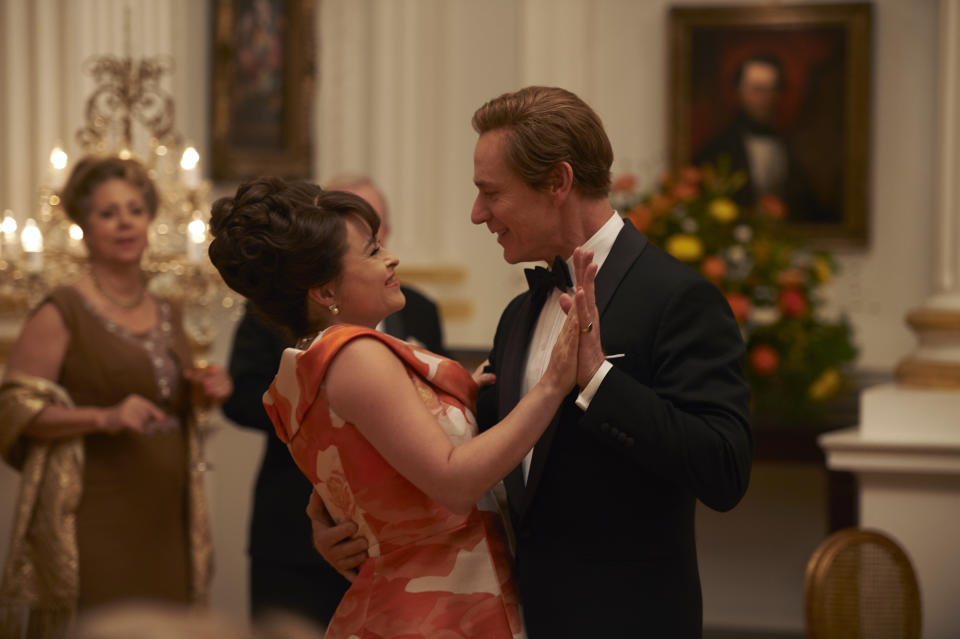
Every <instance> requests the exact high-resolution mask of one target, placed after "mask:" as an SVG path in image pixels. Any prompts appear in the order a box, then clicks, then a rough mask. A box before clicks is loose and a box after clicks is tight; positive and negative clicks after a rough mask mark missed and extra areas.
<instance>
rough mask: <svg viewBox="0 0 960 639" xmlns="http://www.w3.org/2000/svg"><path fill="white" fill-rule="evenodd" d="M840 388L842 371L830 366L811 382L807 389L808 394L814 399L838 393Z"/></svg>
mask: <svg viewBox="0 0 960 639" xmlns="http://www.w3.org/2000/svg"><path fill="white" fill-rule="evenodd" d="M839 389H840V373H838V372H837V369H835V368H828V369H827V370H825V371H823V373H822V374H821V375H820V377H818V378H817V379H816V380H814V382H813V383H812V384H810V388H808V389H807V396H808V397H810V399H813V400H822V399H826V398H828V397H830V396H831V395H834V394H836V392H837V391H838V390H839Z"/></svg>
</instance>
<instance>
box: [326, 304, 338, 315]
mask: <svg viewBox="0 0 960 639" xmlns="http://www.w3.org/2000/svg"><path fill="white" fill-rule="evenodd" d="M327 308H329V309H330V312H331V313H333V314H334V315H339V314H340V307H339V306H337V305H336V303H334V304H331V305H330V306H328V307H327Z"/></svg>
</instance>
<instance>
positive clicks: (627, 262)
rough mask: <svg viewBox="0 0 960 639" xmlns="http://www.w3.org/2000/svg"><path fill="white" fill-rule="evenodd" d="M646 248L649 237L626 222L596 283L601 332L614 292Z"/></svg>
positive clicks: (595, 291) (595, 292) (598, 274)
mask: <svg viewBox="0 0 960 639" xmlns="http://www.w3.org/2000/svg"><path fill="white" fill-rule="evenodd" d="M646 247H647V237H646V236H645V235H644V234H643V233H641V232H640V231H638V230H637V229H636V228H634V226H633V224H631V223H630V221H629V220H624V221H623V228H622V229H620V233H619V234H618V235H617V239H616V240H614V242H613V247H611V249H610V254H609V255H607V259H606V260H604V262H603V268H601V269H600V271H599V272H598V273H597V279H596V280H595V282H594V294H595V296H596V298H597V311H598V312H599V314H600V329H601V331H602V330H603V313H604V311H605V310H606V309H607V306H608V305H609V304H610V300H611V299H613V294H614V292H615V291H616V290H617V287H618V286H619V285H620V282H622V281H623V278H624V276H625V275H626V274H627V271H629V270H630V267H631V266H633V263H634V262H636V261H637V258H638V257H640V254H641V253H642V252H643V249H645V248H646Z"/></svg>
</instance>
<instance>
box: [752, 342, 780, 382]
mask: <svg viewBox="0 0 960 639" xmlns="http://www.w3.org/2000/svg"><path fill="white" fill-rule="evenodd" d="M779 366H780V354H779V353H778V352H777V349H775V348H774V347H772V346H770V345H769V344H757V345H756V346H754V347H753V348H752V349H750V367H751V368H753V372H755V373H756V374H757V375H762V376H764V377H766V376H767V375H772V374H773V373H774V372H776V370H777V368H778V367H779Z"/></svg>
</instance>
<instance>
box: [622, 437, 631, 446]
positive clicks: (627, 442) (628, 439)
mask: <svg viewBox="0 0 960 639" xmlns="http://www.w3.org/2000/svg"><path fill="white" fill-rule="evenodd" d="M624 443H625V444H626V445H627V448H630V447H632V446H633V437H627V441H625V442H624Z"/></svg>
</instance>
